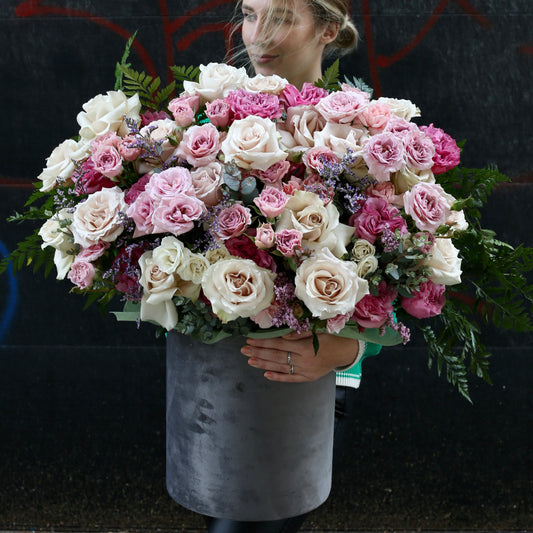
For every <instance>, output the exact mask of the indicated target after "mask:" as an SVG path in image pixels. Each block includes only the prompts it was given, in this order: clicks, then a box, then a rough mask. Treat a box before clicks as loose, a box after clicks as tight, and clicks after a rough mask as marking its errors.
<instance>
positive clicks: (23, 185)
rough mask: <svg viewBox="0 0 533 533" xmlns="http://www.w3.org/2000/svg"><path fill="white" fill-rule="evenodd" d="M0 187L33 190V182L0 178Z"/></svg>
mask: <svg viewBox="0 0 533 533" xmlns="http://www.w3.org/2000/svg"><path fill="white" fill-rule="evenodd" d="M0 187H11V188H13V189H33V188H34V185H33V181H31V180H22V179H15V178H4V177H2V176H0Z"/></svg>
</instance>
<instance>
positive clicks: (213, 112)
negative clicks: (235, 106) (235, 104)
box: [205, 98, 231, 128]
mask: <svg viewBox="0 0 533 533" xmlns="http://www.w3.org/2000/svg"><path fill="white" fill-rule="evenodd" d="M205 114H206V115H207V118H208V119H209V120H210V121H211V124H213V126H216V127H217V128H225V127H226V126H227V125H228V124H229V120H230V114H231V107H230V105H229V104H228V103H227V102H226V101H224V100H221V99H220V98H218V99H217V100H213V101H212V102H207V104H206V106H205Z"/></svg>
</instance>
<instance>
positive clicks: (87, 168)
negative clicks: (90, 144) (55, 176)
mask: <svg viewBox="0 0 533 533" xmlns="http://www.w3.org/2000/svg"><path fill="white" fill-rule="evenodd" d="M72 181H73V182H74V184H75V185H76V187H75V191H76V194H78V195H80V194H92V193H95V192H98V191H101V190H102V189H110V188H112V187H114V186H115V184H114V183H113V181H111V179H109V178H107V177H106V176H104V175H103V174H102V173H101V172H98V171H97V170H96V169H95V168H94V162H93V160H92V159H91V158H89V159H87V160H86V161H84V162H83V163H82V165H81V167H79V168H78V169H76V170H75V171H74V173H73V174H72Z"/></svg>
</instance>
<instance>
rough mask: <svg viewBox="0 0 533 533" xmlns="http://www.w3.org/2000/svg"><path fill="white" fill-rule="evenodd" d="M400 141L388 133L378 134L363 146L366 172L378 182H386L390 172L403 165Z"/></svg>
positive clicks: (403, 154)
mask: <svg viewBox="0 0 533 533" xmlns="http://www.w3.org/2000/svg"><path fill="white" fill-rule="evenodd" d="M404 157H405V148H404V144H403V142H402V140H401V139H400V138H399V137H397V136H396V135H394V134H392V133H390V132H384V133H378V134H377V135H374V136H372V137H370V139H369V141H368V142H367V143H366V144H365V147H364V151H363V158H364V160H365V162H366V164H367V166H368V170H369V171H370V173H371V174H372V176H374V178H376V180H378V181H387V180H388V179H389V177H390V174H391V172H397V171H398V170H400V169H401V168H402V167H403V166H404V165H405V160H404Z"/></svg>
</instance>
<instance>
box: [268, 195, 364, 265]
mask: <svg viewBox="0 0 533 533" xmlns="http://www.w3.org/2000/svg"><path fill="white" fill-rule="evenodd" d="M275 229H276V233H279V232H280V231H282V230H285V229H295V230H298V231H300V232H301V233H302V245H304V246H307V247H308V248H310V249H312V250H315V249H320V248H329V249H330V250H331V251H332V252H333V254H334V255H336V256H337V257H341V256H343V255H344V254H345V253H346V245H347V244H348V243H349V242H350V240H351V238H352V235H353V234H354V231H355V229H354V228H353V227H351V226H346V225H345V224H341V223H340V222H339V212H338V211H337V208H336V207H335V206H334V205H333V202H329V203H328V205H327V206H325V205H324V202H323V201H322V200H321V199H320V197H319V196H318V195H316V194H315V193H312V192H308V191H295V193H294V195H293V196H291V197H290V198H289V200H288V202H287V204H286V205H285V209H284V211H283V212H282V213H281V215H280V217H279V220H278V222H277V224H276V228H275Z"/></svg>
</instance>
